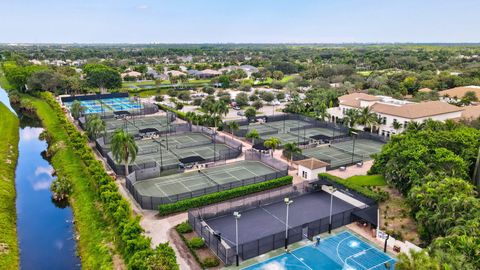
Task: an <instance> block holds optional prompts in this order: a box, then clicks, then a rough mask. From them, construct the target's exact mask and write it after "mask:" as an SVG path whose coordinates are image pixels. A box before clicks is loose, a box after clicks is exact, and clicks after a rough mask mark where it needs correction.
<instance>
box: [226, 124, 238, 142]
mask: <svg viewBox="0 0 480 270" xmlns="http://www.w3.org/2000/svg"><path fill="white" fill-rule="evenodd" d="M227 126H228V129H230V133H232V138H233V132H235V131H237V130H239V126H238V123H237V122H235V121H232V122H229V123H228V124H227Z"/></svg>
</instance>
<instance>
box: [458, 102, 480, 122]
mask: <svg viewBox="0 0 480 270" xmlns="http://www.w3.org/2000/svg"><path fill="white" fill-rule="evenodd" d="M462 108H463V112H462V119H465V120H470V121H471V120H475V119H478V118H479V117H480V105H470V106H465V107H462Z"/></svg>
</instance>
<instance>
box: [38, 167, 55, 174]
mask: <svg viewBox="0 0 480 270" xmlns="http://www.w3.org/2000/svg"><path fill="white" fill-rule="evenodd" d="M52 173H53V168H52V167H50V166H46V167H43V166H38V167H37V168H36V169H35V176H39V175H41V174H46V175H48V176H51V175H52Z"/></svg>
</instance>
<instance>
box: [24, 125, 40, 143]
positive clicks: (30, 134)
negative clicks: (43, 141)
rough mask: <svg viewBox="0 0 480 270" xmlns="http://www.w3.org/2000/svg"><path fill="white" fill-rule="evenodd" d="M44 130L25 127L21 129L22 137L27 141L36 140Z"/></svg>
mask: <svg viewBox="0 0 480 270" xmlns="http://www.w3.org/2000/svg"><path fill="white" fill-rule="evenodd" d="M42 131H43V129H41V128H24V129H22V130H21V131H20V137H21V138H22V139H23V140H25V141H30V140H34V139H35V140H36V139H38V136H39V135H40V133H42Z"/></svg>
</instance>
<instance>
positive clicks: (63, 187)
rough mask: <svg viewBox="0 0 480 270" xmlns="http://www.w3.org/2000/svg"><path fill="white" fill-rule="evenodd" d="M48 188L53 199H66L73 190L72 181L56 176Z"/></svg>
mask: <svg viewBox="0 0 480 270" xmlns="http://www.w3.org/2000/svg"><path fill="white" fill-rule="evenodd" d="M50 190H51V191H52V193H53V199H54V200H55V201H62V200H64V199H67V198H68V196H69V195H70V194H72V192H73V188H72V183H70V181H69V180H68V178H65V177H57V178H56V179H55V180H53V182H52V183H51V184H50Z"/></svg>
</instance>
